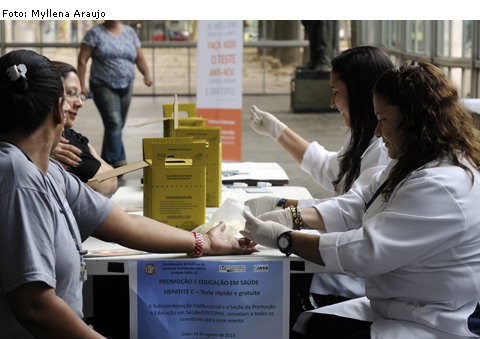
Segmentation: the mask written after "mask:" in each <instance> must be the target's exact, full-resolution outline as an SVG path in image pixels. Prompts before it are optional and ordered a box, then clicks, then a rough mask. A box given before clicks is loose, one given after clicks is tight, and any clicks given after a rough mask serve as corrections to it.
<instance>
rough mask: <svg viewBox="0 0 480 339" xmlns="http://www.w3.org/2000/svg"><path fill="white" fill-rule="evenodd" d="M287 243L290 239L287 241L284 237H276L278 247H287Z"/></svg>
mask: <svg viewBox="0 0 480 339" xmlns="http://www.w3.org/2000/svg"><path fill="white" fill-rule="evenodd" d="M289 244H290V241H288V239H287V238H286V237H280V239H278V247H280V248H287V247H288V245H289Z"/></svg>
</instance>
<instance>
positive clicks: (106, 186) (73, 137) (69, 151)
mask: <svg viewBox="0 0 480 339" xmlns="http://www.w3.org/2000/svg"><path fill="white" fill-rule="evenodd" d="M53 64H54V65H55V67H56V68H57V70H58V71H59V72H60V75H61V76H62V78H63V85H64V87H65V101H66V102H67V103H68V105H69V107H67V109H66V112H65V113H66V119H67V120H66V124H65V131H64V134H63V138H62V139H61V140H60V142H59V143H58V145H57V147H55V150H54V151H53V153H52V158H53V159H55V160H57V161H59V162H60V164H61V165H62V166H63V167H64V168H65V169H66V170H67V171H68V172H70V173H73V174H75V175H76V176H77V177H79V178H80V180H82V181H83V182H85V183H86V184H87V185H88V186H90V187H91V188H93V189H94V190H95V191H97V192H100V193H112V192H115V190H116V189H117V178H116V177H114V178H111V179H108V180H105V181H103V182H101V183H100V182H98V181H94V182H88V180H89V179H91V178H93V177H94V176H95V175H96V174H99V173H103V172H106V171H110V170H112V169H113V167H112V166H110V165H109V164H107V163H106V162H105V161H104V160H103V159H102V158H101V157H100V156H99V155H98V154H97V152H96V151H95V149H94V148H93V147H92V146H91V145H90V143H89V141H88V139H87V138H86V137H85V136H83V135H81V134H80V133H77V132H75V131H74V130H73V129H72V128H73V122H74V121H75V119H76V118H77V115H78V110H79V109H80V108H82V107H83V103H84V102H85V96H84V95H83V94H82V93H81V87H80V80H79V78H78V73H77V70H76V69H75V67H73V66H72V65H70V64H67V63H65V62H60V61H53Z"/></svg>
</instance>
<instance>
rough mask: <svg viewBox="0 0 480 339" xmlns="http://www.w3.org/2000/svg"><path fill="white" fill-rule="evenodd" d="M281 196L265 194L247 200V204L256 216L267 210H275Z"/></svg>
mask: <svg viewBox="0 0 480 339" xmlns="http://www.w3.org/2000/svg"><path fill="white" fill-rule="evenodd" d="M280 200H281V198H276V197H269V196H264V197H260V198H254V199H250V200H247V201H245V206H248V208H250V211H251V212H252V214H253V215H254V216H255V217H258V216H259V215H260V214H262V213H265V212H270V211H273V210H274V209H275V208H276V207H277V204H278V202H279V201H280Z"/></svg>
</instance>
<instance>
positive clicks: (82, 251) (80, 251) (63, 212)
mask: <svg viewBox="0 0 480 339" xmlns="http://www.w3.org/2000/svg"><path fill="white" fill-rule="evenodd" d="M11 145H13V146H15V147H16V148H18V149H19V150H20V151H21V152H22V153H23V154H24V155H25V157H26V158H27V159H28V161H30V162H31V163H33V161H32V159H30V157H29V156H28V155H27V153H25V152H24V151H23V149H21V148H20V147H18V146H17V145H14V144H11ZM45 181H46V183H47V186H48V188H49V189H50V191H51V192H52V194H53V196H54V197H55V200H56V201H57V203H58V206H60V209H61V210H62V214H63V215H64V217H65V221H66V222H67V227H68V230H69V231H70V235H71V236H72V239H73V242H74V243H75V247H76V249H77V251H78V253H79V254H80V261H83V260H82V256H83V255H84V254H87V251H86V250H81V249H80V247H79V246H78V242H77V238H75V234H74V233H73V230H72V227H71V224H70V219H69V217H68V215H67V211H66V210H65V207H64V206H63V204H62V202H61V201H60V199H59V197H58V195H57V193H56V192H55V190H54V189H53V187H52V185H51V184H50V179H49V178H48V176H46V177H45Z"/></svg>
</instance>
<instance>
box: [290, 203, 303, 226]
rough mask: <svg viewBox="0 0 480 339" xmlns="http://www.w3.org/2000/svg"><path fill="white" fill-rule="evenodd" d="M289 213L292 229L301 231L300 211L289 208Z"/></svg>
mask: <svg viewBox="0 0 480 339" xmlns="http://www.w3.org/2000/svg"><path fill="white" fill-rule="evenodd" d="M290 212H292V217H293V229H294V230H301V229H302V228H303V220H302V215H301V214H300V209H299V208H296V207H293V206H290Z"/></svg>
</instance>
